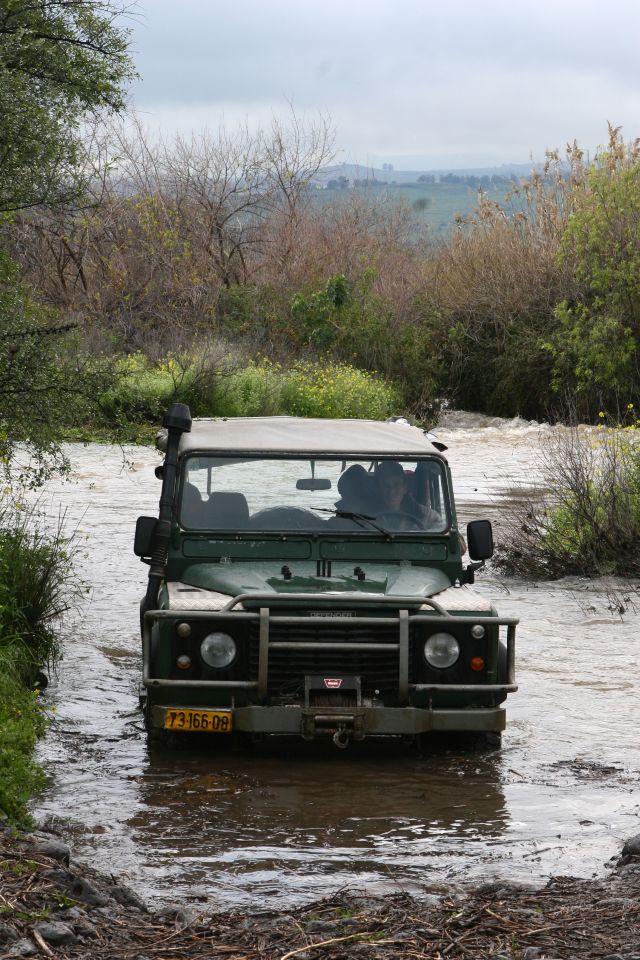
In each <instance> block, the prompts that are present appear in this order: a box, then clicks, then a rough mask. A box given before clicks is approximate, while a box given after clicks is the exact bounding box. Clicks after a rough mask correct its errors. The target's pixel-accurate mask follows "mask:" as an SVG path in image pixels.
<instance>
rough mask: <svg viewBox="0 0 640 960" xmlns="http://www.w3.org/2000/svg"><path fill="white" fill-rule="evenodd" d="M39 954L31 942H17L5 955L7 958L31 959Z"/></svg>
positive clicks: (25, 940)
mask: <svg viewBox="0 0 640 960" xmlns="http://www.w3.org/2000/svg"><path fill="white" fill-rule="evenodd" d="M36 953H39V950H38V948H37V947H36V945H35V944H34V943H33V941H31V940H27V939H26V938H25V939H24V940H18V942H17V943H16V944H14V946H13V947H11V950H10V951H9V953H8V954H7V956H8V957H33V956H35V955H36Z"/></svg>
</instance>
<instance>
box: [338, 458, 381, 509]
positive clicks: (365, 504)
mask: <svg viewBox="0 0 640 960" xmlns="http://www.w3.org/2000/svg"><path fill="white" fill-rule="evenodd" d="M371 480H372V478H371V477H370V476H369V474H368V473H367V471H366V470H365V468H364V467H363V466H362V464H360V463H352V464H351V466H350V467H347V469H346V470H345V471H344V473H343V474H342V475H341V476H340V478H339V480H338V493H339V494H340V497H341V499H340V500H338V502H337V503H336V507H337V508H338V510H346V511H348V512H350V513H368V512H369V511H370V510H371V509H372V507H373V504H372V499H371V497H370V496H369V491H370V485H371Z"/></svg>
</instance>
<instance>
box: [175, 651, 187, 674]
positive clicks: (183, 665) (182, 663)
mask: <svg viewBox="0 0 640 960" xmlns="http://www.w3.org/2000/svg"><path fill="white" fill-rule="evenodd" d="M176 666H177V667H178V669H179V670H188V669H189V667H190V666H191V657H188V656H187V655H186V653H183V654H182V656H181V657H178V659H177V660H176Z"/></svg>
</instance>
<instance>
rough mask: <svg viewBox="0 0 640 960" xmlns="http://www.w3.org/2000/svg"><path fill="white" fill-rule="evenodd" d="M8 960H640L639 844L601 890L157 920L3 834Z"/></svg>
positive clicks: (135, 902) (496, 893)
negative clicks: (48, 959) (40, 959)
mask: <svg viewBox="0 0 640 960" xmlns="http://www.w3.org/2000/svg"><path fill="white" fill-rule="evenodd" d="M0 859H1V863H0V960H9V958H11V960H13V958H15V957H29V956H33V957H36V956H39V957H55V958H58V960H80V958H83V960H84V958H86V960H89V958H91V960H102V958H104V960H107V958H108V960H181V958H203V960H204V958H207V960H219V958H220V960H222V958H224V960H289V958H293V957H297V958H299V960H315V958H318V960H337V958H345V957H349V958H351V957H376V958H382V960H390V958H409V957H411V958H424V960H427V958H428V960H445V958H451V960H456V958H466V960H469V958H474V960H483V958H489V957H491V958H493V960H499V958H504V960H537V958H548V960H550V958H557V960H569V958H576V960H577V958H580V960H591V958H594V960H595V958H599V960H605V958H606V960H618V958H625V960H632V958H636V960H640V836H638V837H635V838H633V839H632V840H630V841H628V842H627V844H625V847H624V849H623V851H622V855H621V857H620V859H619V861H618V863H617V864H616V866H615V867H614V868H613V869H612V870H611V872H610V873H609V874H608V875H607V876H606V877H604V878H602V879H597V880H578V879H574V878H571V877H559V878H554V879H552V880H550V881H549V883H548V884H547V885H546V886H545V887H543V888H541V889H535V888H529V887H523V886H512V885H504V884H501V883H488V884H484V885H481V886H479V887H477V888H475V889H473V890H464V891H463V890H458V891H442V890H440V891H434V893H433V894H432V895H430V896H426V897H424V898H421V899H415V898H412V897H409V896H405V895H399V896H390V897H384V898H374V897H370V896H367V895H366V892H364V891H358V892H350V893H349V892H344V891H341V892H340V893H338V894H337V895H335V896H334V897H332V898H329V899H325V900H322V901H319V902H317V903H315V904H312V905H310V906H308V907H307V908H305V909H301V910H296V911H295V912H290V911H287V910H282V911H281V912H268V913H259V914H253V915H246V914H244V913H238V912H234V913H225V914H215V915H214V916H209V917H207V916H204V915H201V914H198V913H197V912H195V911H191V910H190V909H189V908H188V907H177V908H174V909H168V910H166V909H165V910H162V911H160V912H153V911H152V910H150V909H149V908H148V907H147V906H146V905H145V904H144V903H143V902H142V901H141V900H140V898H139V897H138V896H137V895H136V894H135V893H134V892H133V891H132V890H130V889H129V888H127V887H126V886H123V885H122V884H120V883H119V882H118V881H117V879H116V878H115V877H107V876H104V875H99V874H98V873H96V872H95V871H93V870H92V869H91V868H90V867H88V866H85V865H81V864H78V863H76V862H75V861H73V860H72V859H71V851H70V850H69V848H68V847H67V846H66V845H65V844H64V843H61V842H59V841H58V840H56V839H54V838H52V837H45V836H41V835H29V836H22V837H15V836H13V835H12V834H11V833H9V832H8V831H5V832H4V833H2V834H1V835H0Z"/></svg>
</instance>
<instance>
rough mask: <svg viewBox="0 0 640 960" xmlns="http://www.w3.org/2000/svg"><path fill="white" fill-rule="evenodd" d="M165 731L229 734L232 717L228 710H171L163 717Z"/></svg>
mask: <svg viewBox="0 0 640 960" xmlns="http://www.w3.org/2000/svg"><path fill="white" fill-rule="evenodd" d="M164 728H165V730H187V731H188V732H190V733H231V731H232V729H233V716H232V714H231V711H230V710H173V709H171V708H170V709H168V710H167V711H166V712H165V715H164Z"/></svg>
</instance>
